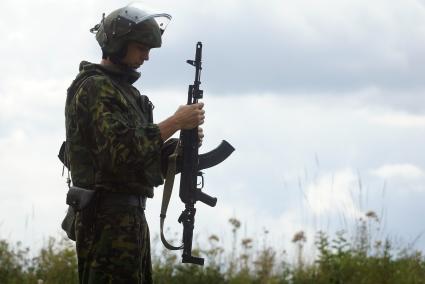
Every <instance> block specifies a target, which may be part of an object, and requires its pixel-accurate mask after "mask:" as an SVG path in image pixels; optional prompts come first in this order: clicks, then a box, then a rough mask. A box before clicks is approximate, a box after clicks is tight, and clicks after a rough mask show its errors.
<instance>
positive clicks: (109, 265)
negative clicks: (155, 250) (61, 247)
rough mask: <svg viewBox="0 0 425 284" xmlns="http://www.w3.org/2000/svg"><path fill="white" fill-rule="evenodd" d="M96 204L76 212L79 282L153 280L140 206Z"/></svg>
mask: <svg viewBox="0 0 425 284" xmlns="http://www.w3.org/2000/svg"><path fill="white" fill-rule="evenodd" d="M95 207H96V208H90V209H87V210H86V209H85V210H86V211H83V212H79V213H78V214H77V218H76V236H77V240H76V248H77V256H78V274H79V279H80V281H79V283H80V284H98V283H102V284H103V283H114V284H115V283H126V284H127V283H128V284H132V283H134V284H136V283H137V284H141V283H143V284H145V283H152V263H151V255H150V239H149V228H148V224H147V222H146V219H145V215H144V210H143V208H141V207H137V206H134V207H133V206H120V207H117V206H114V207H113V208H110V207H109V208H105V207H106V206H102V205H101V204H98V205H97V206H95Z"/></svg>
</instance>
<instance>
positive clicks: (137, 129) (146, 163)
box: [76, 77, 163, 186]
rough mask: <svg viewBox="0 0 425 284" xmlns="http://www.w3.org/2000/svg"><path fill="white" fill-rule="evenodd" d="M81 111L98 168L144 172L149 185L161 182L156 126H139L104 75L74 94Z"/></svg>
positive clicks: (160, 145)
mask: <svg viewBox="0 0 425 284" xmlns="http://www.w3.org/2000/svg"><path fill="white" fill-rule="evenodd" d="M76 103H77V106H79V109H80V113H85V114H88V115H89V116H90V119H89V120H87V119H85V121H90V125H87V128H88V129H89V130H90V131H89V132H91V133H89V135H90V136H91V140H92V141H93V143H94V145H93V147H94V149H93V150H94V151H93V152H94V153H95V154H96V160H97V162H98V166H99V167H100V168H101V169H104V170H107V171H110V172H112V173H116V174H119V173H121V172H123V173H124V172H128V171H133V172H134V171H139V172H141V173H142V172H143V173H144V174H145V175H146V177H147V178H148V180H149V183H151V185H154V186H156V185H159V184H162V182H163V177H162V174H161V147H162V145H163V141H162V138H161V133H160V130H159V127H158V126H157V125H156V124H152V123H147V124H144V125H141V124H140V123H137V121H136V120H137V119H135V117H132V114H131V113H132V112H130V111H129V105H128V103H127V102H126V100H125V98H124V97H122V95H121V94H120V93H119V92H118V91H117V89H116V88H115V87H114V86H113V85H112V83H111V82H110V81H109V80H108V79H106V78H103V77H93V78H90V79H88V80H87V82H86V83H85V84H84V86H83V87H82V88H81V89H80V91H79V92H78V93H77V102H76Z"/></svg>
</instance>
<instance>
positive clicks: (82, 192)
mask: <svg viewBox="0 0 425 284" xmlns="http://www.w3.org/2000/svg"><path fill="white" fill-rule="evenodd" d="M95 193H96V192H95V191H94V190H89V189H85V188H82V187H78V186H71V187H70V188H69V190H68V193H67V195H66V204H68V205H69V206H71V207H72V208H73V209H74V210H75V211H81V210H83V209H84V208H86V207H87V206H88V205H89V204H90V203H91V202H92V201H93V199H94V196H95Z"/></svg>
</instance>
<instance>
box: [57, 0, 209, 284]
mask: <svg viewBox="0 0 425 284" xmlns="http://www.w3.org/2000/svg"><path fill="white" fill-rule="evenodd" d="M170 19H171V16H170V15H168V14H155V13H150V12H148V11H147V10H145V9H144V8H143V7H140V5H139V4H131V5H129V6H126V7H124V8H121V9H118V10H116V11H114V12H112V13H111V14H109V15H108V16H107V17H104V16H103V19H102V21H101V23H99V24H98V25H96V26H95V27H94V28H93V29H91V31H92V32H96V40H97V41H98V43H99V45H100V46H101V48H102V53H103V55H102V61H101V63H100V64H92V63H89V62H85V61H83V62H81V64H80V72H79V74H78V75H77V77H76V79H75V80H74V81H73V83H72V84H71V86H70V87H69V89H68V96H67V100H66V106H65V118H66V137H67V143H66V154H67V155H66V156H67V159H68V164H69V166H70V171H71V177H72V183H73V185H75V186H78V187H82V188H86V189H90V190H94V192H95V198H94V201H93V202H91V203H90V206H88V207H87V208H86V209H84V210H82V211H79V212H77V215H76V222H75V224H76V230H75V232H76V249H77V255H78V273H79V281H80V283H151V282H152V266H151V256H150V239H149V229H148V225H147V223H146V219H145V216H144V209H145V202H146V198H152V197H153V188H154V187H156V186H159V185H161V184H162V183H163V179H164V178H163V177H164V171H165V169H166V166H167V165H166V162H165V161H166V157H167V152H168V153H169V152H170V151H169V150H167V149H166V148H167V147H166V146H169V147H168V148H170V147H171V148H173V147H174V146H175V143H176V141H173V140H172V139H171V140H168V141H167V139H169V138H170V137H171V136H172V135H173V134H174V133H175V132H177V131H178V130H180V129H192V128H194V127H197V126H199V125H201V124H202V123H203V122H204V119H205V114H204V110H203V104H202V103H199V104H193V105H184V106H180V107H179V108H178V109H177V111H176V112H175V113H174V114H173V115H171V116H170V117H169V118H167V119H166V120H164V121H162V122H160V123H158V124H155V123H153V118H152V109H153V105H152V103H151V102H150V100H149V99H148V98H147V97H146V96H143V95H140V93H139V92H138V91H137V89H136V88H135V87H133V86H132V84H133V83H134V82H135V81H136V80H137V79H138V78H139V77H140V73H139V72H137V71H136V69H138V68H139V67H140V66H141V65H142V64H143V63H144V61H146V60H148V59H149V51H150V49H151V48H158V47H160V46H161V36H162V33H163V32H164V29H165V27H166V23H167V22H168V21H169V20H170ZM199 129H200V133H199V134H200V137H201V138H202V137H203V133H202V129H201V128H199ZM164 141H165V142H164Z"/></svg>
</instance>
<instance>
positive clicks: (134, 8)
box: [116, 2, 171, 36]
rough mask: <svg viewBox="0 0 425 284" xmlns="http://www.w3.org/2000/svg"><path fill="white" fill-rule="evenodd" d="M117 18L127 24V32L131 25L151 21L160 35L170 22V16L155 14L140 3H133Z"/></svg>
mask: <svg viewBox="0 0 425 284" xmlns="http://www.w3.org/2000/svg"><path fill="white" fill-rule="evenodd" d="M118 17H122V18H123V19H126V20H127V21H128V22H129V24H128V25H129V30H130V29H131V26H132V25H133V24H134V25H137V24H139V23H141V22H143V21H147V20H150V19H153V20H155V22H156V23H157V25H158V27H159V29H160V31H161V34H162V33H163V32H164V31H165V29H166V28H167V25H168V23H169V22H170V21H171V15H169V14H166V13H157V12H155V11H154V10H153V9H150V8H147V7H146V5H144V4H141V3H140V2H133V3H131V4H129V5H127V6H126V7H124V8H123V9H122V10H121V11H120V13H119V14H118ZM116 36H121V35H116Z"/></svg>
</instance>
